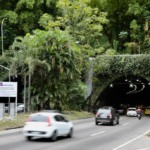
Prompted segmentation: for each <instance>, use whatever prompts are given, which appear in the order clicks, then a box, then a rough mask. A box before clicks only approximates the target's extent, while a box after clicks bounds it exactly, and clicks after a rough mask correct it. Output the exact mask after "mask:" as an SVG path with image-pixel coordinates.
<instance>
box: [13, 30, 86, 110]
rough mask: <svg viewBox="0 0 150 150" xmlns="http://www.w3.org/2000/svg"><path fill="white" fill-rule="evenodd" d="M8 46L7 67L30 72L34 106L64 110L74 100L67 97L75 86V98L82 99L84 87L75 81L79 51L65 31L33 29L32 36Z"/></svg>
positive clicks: (77, 71) (77, 73)
mask: <svg viewBox="0 0 150 150" xmlns="http://www.w3.org/2000/svg"><path fill="white" fill-rule="evenodd" d="M29 41H30V42H29ZM12 49H13V50H14V57H13V59H12V65H11V67H12V68H16V70H17V72H18V73H20V74H21V75H25V74H27V75H31V81H32V82H31V96H32V105H33V106H34V107H35V108H36V109H37V106H39V108H41V109H42V108H45V109H46V108H59V109H64V107H65V106H66V104H68V103H73V100H74V99H75V98H73V97H71V96H70V97H69V96H68V95H71V93H72V91H73V90H71V89H73V88H75V86H76V87H78V88H76V89H77V90H76V92H75V93H76V95H80V99H79V96H78V100H79V101H80V100H82V99H83V98H84V90H85V88H80V85H81V84H82V82H81V81H80V80H79V79H80V72H81V69H82V57H81V56H80V55H81V52H80V50H79V48H78V47H77V45H76V44H75V43H74V41H73V40H72V37H71V36H70V35H69V34H68V33H67V32H66V31H61V30H59V29H54V30H51V31H41V30H36V31H34V34H33V35H30V34H27V35H26V36H25V37H24V38H21V40H19V39H16V41H15V43H14V44H13V46H12ZM14 74H15V72H14ZM73 85H74V86H73ZM66 107H67V106H66Z"/></svg>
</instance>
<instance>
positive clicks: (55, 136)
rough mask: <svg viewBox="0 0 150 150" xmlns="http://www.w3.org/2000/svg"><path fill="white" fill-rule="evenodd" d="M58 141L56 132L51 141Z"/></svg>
mask: <svg viewBox="0 0 150 150" xmlns="http://www.w3.org/2000/svg"><path fill="white" fill-rule="evenodd" d="M56 140H57V131H54V133H53V135H52V137H51V141H52V142H55V141H56Z"/></svg>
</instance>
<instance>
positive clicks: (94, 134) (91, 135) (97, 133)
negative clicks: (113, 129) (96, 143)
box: [91, 131, 106, 136]
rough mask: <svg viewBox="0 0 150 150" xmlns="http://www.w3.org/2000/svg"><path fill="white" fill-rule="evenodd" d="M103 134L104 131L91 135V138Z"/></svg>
mask: <svg viewBox="0 0 150 150" xmlns="http://www.w3.org/2000/svg"><path fill="white" fill-rule="evenodd" d="M104 132H106V131H101V132H98V133H95V134H92V135H91V136H96V135H99V134H102V133H104Z"/></svg>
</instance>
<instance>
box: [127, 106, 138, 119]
mask: <svg viewBox="0 0 150 150" xmlns="http://www.w3.org/2000/svg"><path fill="white" fill-rule="evenodd" d="M127 116H128V117H129V116H133V117H136V116H137V112H136V108H135V107H130V108H128V110H127Z"/></svg>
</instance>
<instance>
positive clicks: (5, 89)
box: [0, 82, 17, 97]
mask: <svg viewBox="0 0 150 150" xmlns="http://www.w3.org/2000/svg"><path fill="white" fill-rule="evenodd" d="M0 97H17V82H0Z"/></svg>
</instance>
